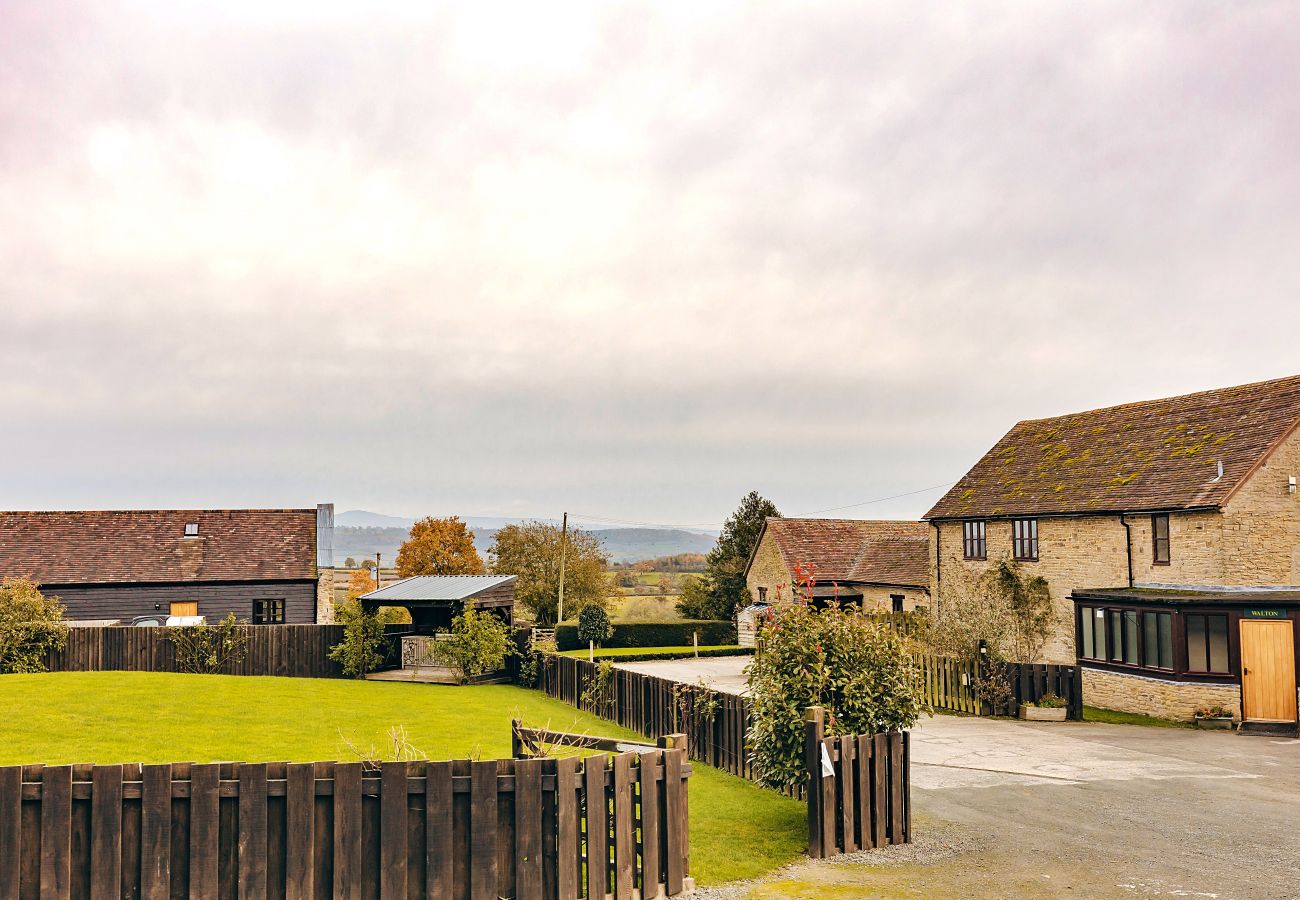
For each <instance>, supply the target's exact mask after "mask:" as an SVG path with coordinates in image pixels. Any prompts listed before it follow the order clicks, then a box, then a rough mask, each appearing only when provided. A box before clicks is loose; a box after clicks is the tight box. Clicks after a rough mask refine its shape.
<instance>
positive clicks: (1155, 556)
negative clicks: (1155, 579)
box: [1151, 513, 1169, 566]
mask: <svg viewBox="0 0 1300 900" xmlns="http://www.w3.org/2000/svg"><path fill="white" fill-rule="evenodd" d="M1151 562H1152V564H1153V565H1157V566H1167V565H1169V513H1156V514H1155V515H1154V516H1152V517H1151Z"/></svg>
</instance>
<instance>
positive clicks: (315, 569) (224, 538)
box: [0, 504, 334, 624]
mask: <svg viewBox="0 0 1300 900" xmlns="http://www.w3.org/2000/svg"><path fill="white" fill-rule="evenodd" d="M333 527H334V508H333V504H321V505H320V506H318V507H317V508H316V509H224V510H109V511H90V512H0V578H3V579H11V578H28V579H31V580H32V581H34V582H36V583H37V584H39V585H40V588H41V591H42V593H45V594H47V595H55V596H57V597H58V598H59V599H60V600H61V601H62V602H63V604H64V606H65V607H66V609H67V617H68V618H69V619H71V620H74V621H83V622H84V621H95V622H114V621H120V622H122V623H125V624H130V622H131V619H132V618H133V617H135V616H143V615H150V614H154V613H164V614H171V615H191V616H192V615H199V616H205V617H206V618H207V620H208V622H215V621H217V620H219V619H222V618H224V617H225V616H227V615H229V614H230V613H234V614H235V616H236V617H237V618H239V619H242V620H246V621H250V622H252V623H254V624H280V623H288V624H294V623H299V624H300V623H310V622H315V621H317V615H318V613H317V610H318V600H317V598H318V596H320V597H322V598H324V602H325V603H327V604H328V603H330V601H331V600H332V598H331V597H330V592H331V591H332V583H333V577H332V575H333V573H332V568H331V567H332V565H333V563H332V560H331V555H332V552H333V551H332V538H333ZM322 582H325V583H324V584H323V583H322ZM325 609H326V611H328V610H330V609H332V606H326V607H325Z"/></svg>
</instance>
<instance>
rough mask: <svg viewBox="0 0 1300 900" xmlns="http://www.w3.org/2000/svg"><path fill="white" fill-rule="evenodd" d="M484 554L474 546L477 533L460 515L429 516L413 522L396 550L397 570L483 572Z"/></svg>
mask: <svg viewBox="0 0 1300 900" xmlns="http://www.w3.org/2000/svg"><path fill="white" fill-rule="evenodd" d="M485 571H486V569H485V568H484V567H483V557H481V556H479V555H478V550H477V549H475V547H474V535H473V534H471V533H470V530H469V528H468V527H467V526H466V525H465V523H464V522H462V521H461V520H460V518H459V517H458V516H448V517H447V518H445V519H435V518H434V517H433V516H428V517H427V518H423V519H421V520H420V521H418V522H416V523H415V524H414V525H412V526H411V536H410V537H409V538H407V539H406V541H405V543H403V544H402V546H401V547H400V548H399V549H398V551H397V574H398V575H399V576H401V577H402V578H410V577H411V576H413V575H482V574H483V573H484V572H485Z"/></svg>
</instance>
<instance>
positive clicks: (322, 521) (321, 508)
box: [316, 503, 334, 569]
mask: <svg viewBox="0 0 1300 900" xmlns="http://www.w3.org/2000/svg"><path fill="white" fill-rule="evenodd" d="M316 567H317V568H318V569H332V568H334V504H333V503H318V504H316Z"/></svg>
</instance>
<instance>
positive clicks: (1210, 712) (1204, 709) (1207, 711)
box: [1193, 703, 1232, 719]
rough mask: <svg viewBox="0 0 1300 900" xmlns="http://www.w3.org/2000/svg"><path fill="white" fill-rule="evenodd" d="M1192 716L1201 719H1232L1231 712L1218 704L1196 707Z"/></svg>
mask: <svg viewBox="0 0 1300 900" xmlns="http://www.w3.org/2000/svg"><path fill="white" fill-rule="evenodd" d="M1193 714H1194V715H1196V716H1198V717H1199V718H1202V719H1231V718H1232V710H1230V709H1228V708H1227V707H1226V706H1222V705H1220V704H1218V703H1213V704H1206V705H1204V706H1198V707H1196V711H1195V712H1194V713H1193Z"/></svg>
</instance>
